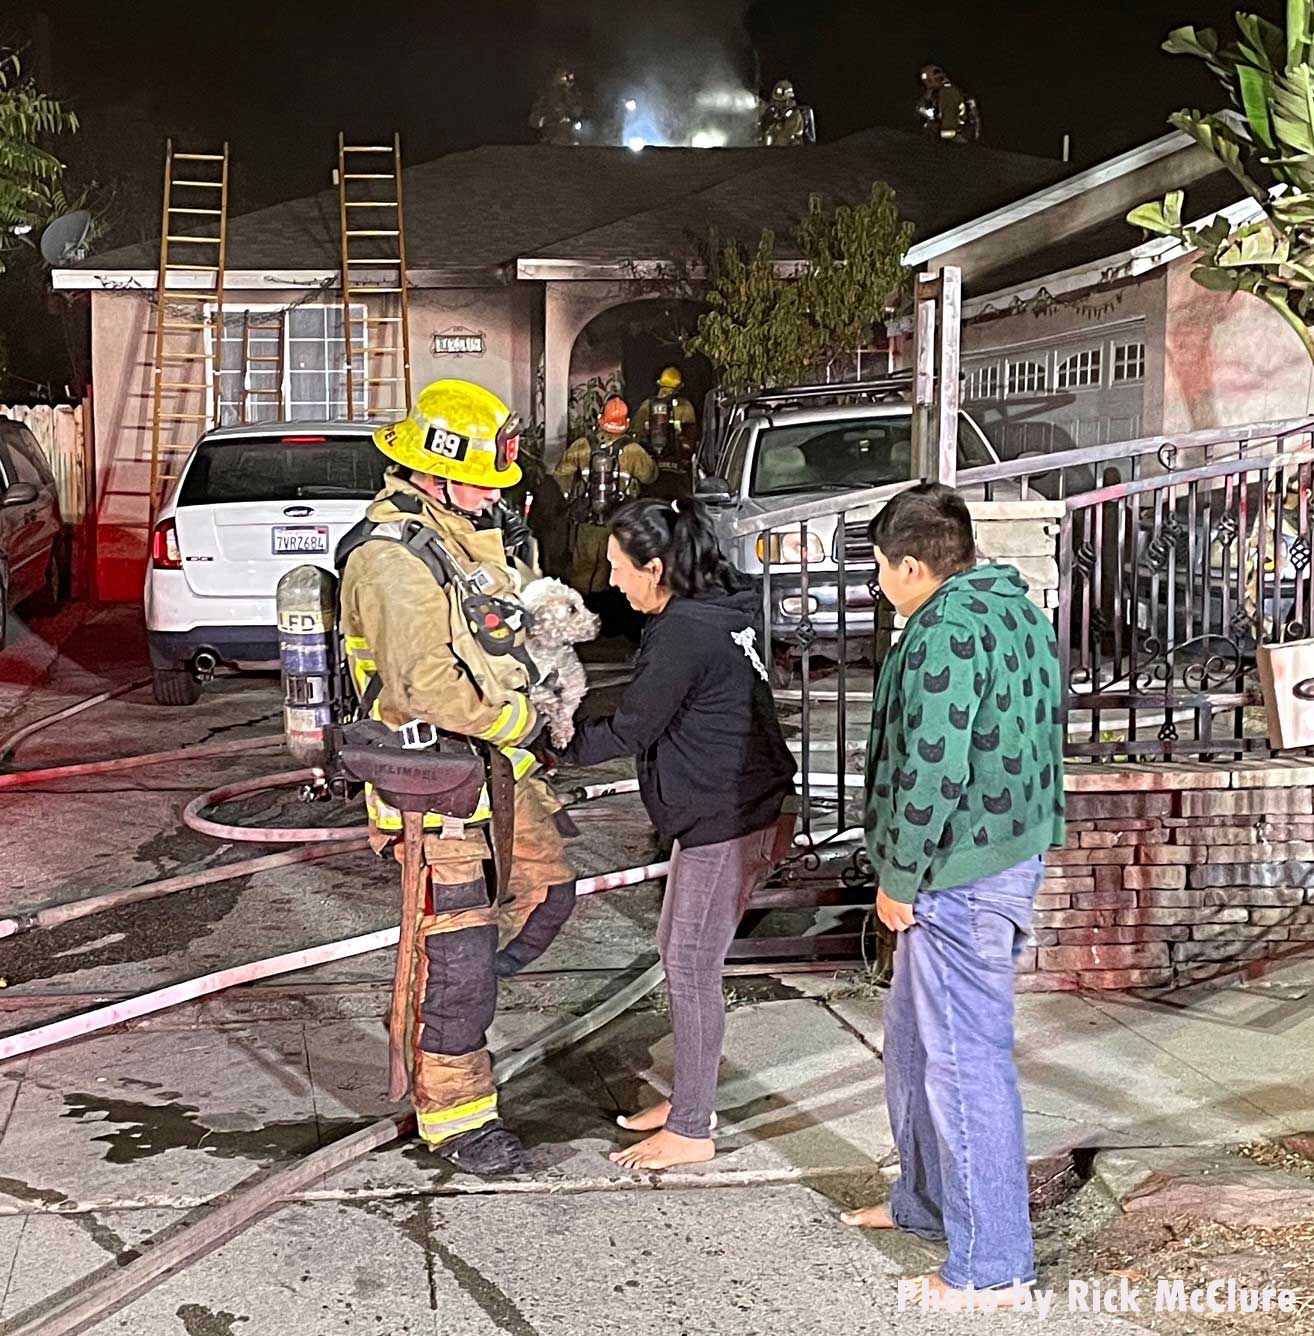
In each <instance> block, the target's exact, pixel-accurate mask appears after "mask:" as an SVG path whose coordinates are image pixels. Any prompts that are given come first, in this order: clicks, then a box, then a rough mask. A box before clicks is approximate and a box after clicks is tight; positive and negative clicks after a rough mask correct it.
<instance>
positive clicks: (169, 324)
mask: <svg viewBox="0 0 1314 1336" xmlns="http://www.w3.org/2000/svg"><path fill="white" fill-rule="evenodd" d="M164 295H165V296H166V297H167V296H168V295H169V294H168V293H167V292H166V293H165V294H164ZM161 328H162V329H163V330H164V332H165V333H166V334H169V333H172V332H175V331H181V330H194V329H209V328H210V326H209V325H208V324H206V322H205V321H204V320H202V321H199V322H194V321H191V320H187V321H179V320H169V321H166V322H165V323H164V324H163V325H162V326H161ZM202 356H204V354H202Z"/></svg>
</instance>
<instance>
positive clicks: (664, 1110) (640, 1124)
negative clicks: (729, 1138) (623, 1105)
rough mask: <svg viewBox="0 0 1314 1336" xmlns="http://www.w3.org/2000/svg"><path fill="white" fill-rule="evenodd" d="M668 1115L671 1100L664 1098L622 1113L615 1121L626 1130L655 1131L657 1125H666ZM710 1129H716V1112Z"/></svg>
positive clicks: (669, 1113)
mask: <svg viewBox="0 0 1314 1336" xmlns="http://www.w3.org/2000/svg"><path fill="white" fill-rule="evenodd" d="M670 1116H671V1101H670V1100H669V1099H664V1100H662V1102H661V1103H660V1104H652V1105H649V1107H648V1108H646V1109H640V1110H639V1112H638V1113H628V1114H626V1113H622V1114H621V1115H620V1117H618V1118H617V1119H616V1122H617V1123H618V1124H619V1126H621V1127H623V1128H624V1129H625V1130H626V1131H627V1132H655V1131H657V1129H658V1128H659V1127H665V1126H666V1120H667V1119H668V1118H669V1117H670ZM712 1129H713V1130H714V1131H715V1129H716V1114H713V1115H712Z"/></svg>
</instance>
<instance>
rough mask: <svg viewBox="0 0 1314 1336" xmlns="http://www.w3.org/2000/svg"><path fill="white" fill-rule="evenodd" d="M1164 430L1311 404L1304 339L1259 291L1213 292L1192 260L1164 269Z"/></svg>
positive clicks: (1299, 410)
mask: <svg viewBox="0 0 1314 1336" xmlns="http://www.w3.org/2000/svg"><path fill="white" fill-rule="evenodd" d="M1167 300H1168V340H1167V350H1166V365H1165V370H1164V377H1163V386H1164V409H1163V424H1164V425H1163V430H1165V431H1188V430H1192V429H1197V428H1202V427H1221V426H1230V425H1232V424H1233V423H1244V422H1263V421H1268V420H1272V419H1275V418H1286V417H1299V416H1302V415H1303V414H1306V413H1308V412H1309V410H1310V404H1311V402H1314V399H1312V397H1311V393H1312V390H1314V366H1312V365H1311V363H1310V360H1309V358H1308V357H1307V356H1306V354H1305V350H1304V348H1303V347H1302V346H1301V343H1300V340H1299V339H1298V338H1297V337H1296V335H1295V334H1294V333H1293V332H1292V331H1291V330H1290V329H1289V328H1288V327H1287V326H1286V324H1284V323H1283V321H1282V318H1281V317H1280V316H1278V315H1276V314H1275V313H1274V312H1273V311H1271V310H1269V308H1268V307H1267V306H1265V305H1264V303H1263V302H1261V301H1259V300H1258V298H1255V297H1251V296H1249V295H1248V294H1245V293H1240V294H1238V295H1237V296H1235V297H1229V296H1227V295H1225V294H1223V293H1218V292H1209V291H1207V290H1206V289H1205V288H1202V287H1201V286H1200V285H1199V284H1198V283H1195V282H1193V281H1192V279H1191V262H1190V260H1189V258H1188V259H1185V260H1179V261H1177V262H1176V263H1175V264H1172V265H1170V266H1169V267H1168V270H1167Z"/></svg>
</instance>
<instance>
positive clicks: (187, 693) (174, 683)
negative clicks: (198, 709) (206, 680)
mask: <svg viewBox="0 0 1314 1336" xmlns="http://www.w3.org/2000/svg"><path fill="white" fill-rule="evenodd" d="M151 694H152V695H154V697H155V703H156V704H157V705H195V704H196V702H197V701H198V700H200V698H201V684H200V683H199V682H198V681H197V680H196V679H195V678H194V677H193V676H192V675H191V673H189V672H187V671H186V670H185V669H184V670H181V671H180V670H178V669H176V668H153V669H152V670H151Z"/></svg>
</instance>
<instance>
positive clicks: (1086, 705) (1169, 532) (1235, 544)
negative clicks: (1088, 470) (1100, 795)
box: [1057, 449, 1314, 759]
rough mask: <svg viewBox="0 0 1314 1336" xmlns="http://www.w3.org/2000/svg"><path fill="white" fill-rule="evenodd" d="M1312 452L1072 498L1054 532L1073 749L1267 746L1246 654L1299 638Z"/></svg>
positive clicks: (1186, 751) (1215, 755) (1191, 750)
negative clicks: (1059, 581) (1059, 526)
mask: <svg viewBox="0 0 1314 1336" xmlns="http://www.w3.org/2000/svg"><path fill="white" fill-rule="evenodd" d="M1312 484H1314V451H1312V450H1309V449H1304V450H1294V451H1279V450H1273V451H1271V452H1270V453H1268V454H1265V455H1263V456H1261V457H1254V456H1242V457H1240V458H1235V459H1230V460H1224V461H1221V462H1218V463H1213V464H1206V465H1203V466H1200V467H1196V468H1185V469H1182V468H1178V469H1175V470H1174V471H1173V472H1171V473H1169V474H1167V475H1166V476H1163V477H1159V478H1142V479H1139V480H1136V481H1133V482H1126V483H1120V484H1117V485H1115V486H1112V487H1105V488H1101V489H1098V490H1096V491H1092V492H1088V493H1086V494H1084V495H1082V496H1077V497H1072V498H1070V499H1069V500H1068V502H1067V510H1066V515H1065V516H1064V519H1063V522H1062V531H1061V534H1060V538H1059V565H1060V579H1061V584H1062V588H1063V590H1064V597H1063V598H1062V599H1061V601H1060V604H1059V617H1058V626H1057V630H1058V637H1059V646H1060V652H1061V654H1062V655H1063V656H1064V667H1065V670H1066V671H1065V679H1064V680H1065V682H1066V684H1067V692H1066V701H1065V706H1066V709H1067V712H1068V750H1069V752H1070V753H1071V754H1073V755H1078V756H1091V757H1103V758H1129V759H1136V758H1140V759H1153V758H1165V757H1181V756H1194V757H1204V758H1212V759H1223V758H1231V757H1237V756H1241V755H1244V754H1246V753H1251V752H1256V751H1265V750H1267V749H1268V745H1269V744H1268V738H1267V735H1266V730H1265V727H1264V722H1263V719H1262V717H1261V716H1260V714H1259V712H1258V709H1257V707H1259V706H1260V705H1262V696H1261V694H1260V687H1259V681H1258V677H1257V671H1256V667H1255V657H1256V651H1257V649H1258V646H1260V645H1261V644H1281V643H1283V642H1286V641H1289V640H1299V639H1305V638H1308V637H1309V636H1310V634H1311V620H1312V614H1311V606H1312V603H1314V569H1312V568H1311V535H1310V489H1311V485H1312Z"/></svg>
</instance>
